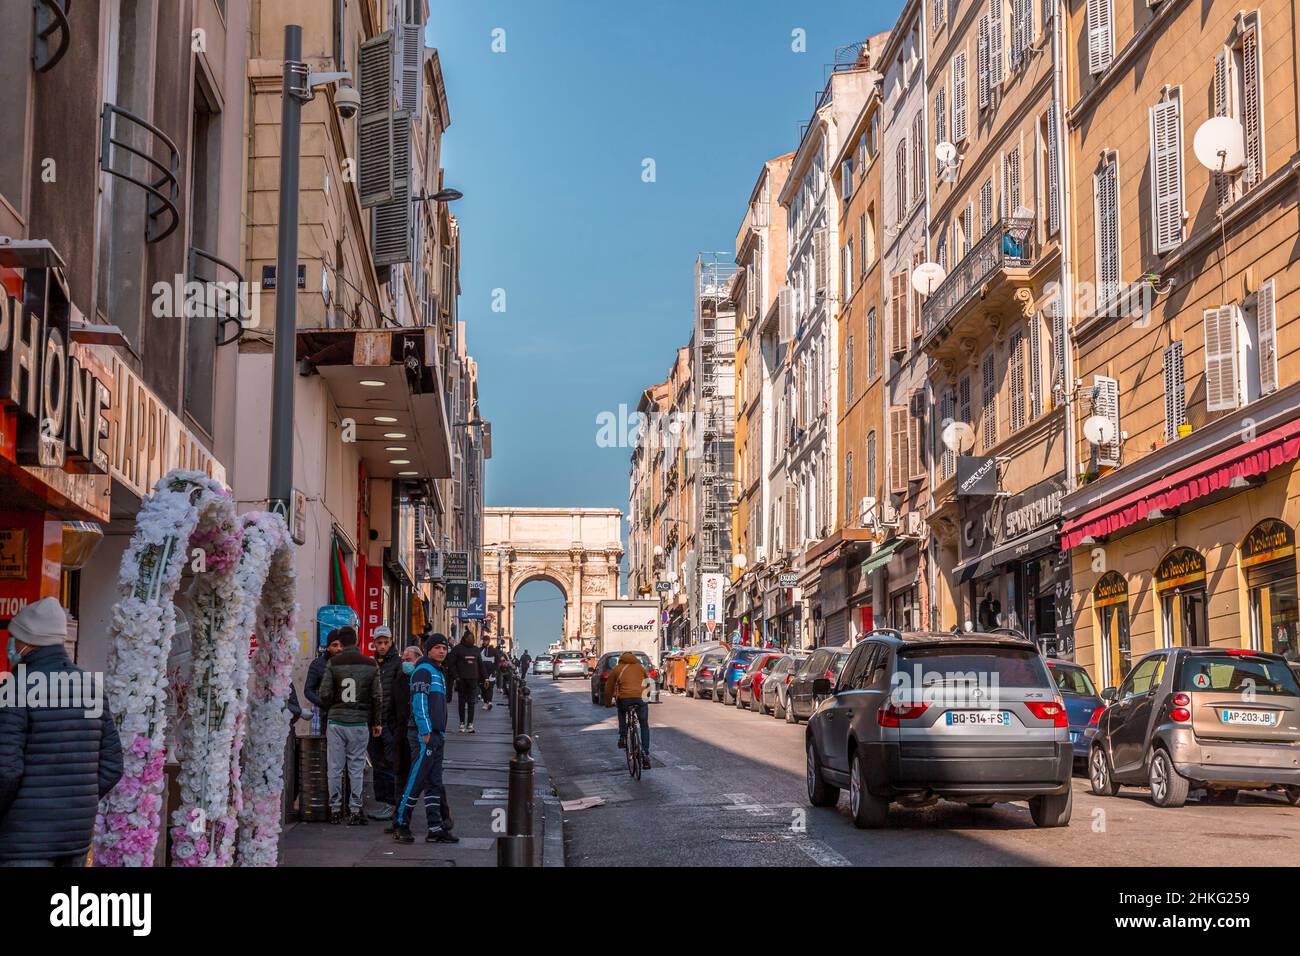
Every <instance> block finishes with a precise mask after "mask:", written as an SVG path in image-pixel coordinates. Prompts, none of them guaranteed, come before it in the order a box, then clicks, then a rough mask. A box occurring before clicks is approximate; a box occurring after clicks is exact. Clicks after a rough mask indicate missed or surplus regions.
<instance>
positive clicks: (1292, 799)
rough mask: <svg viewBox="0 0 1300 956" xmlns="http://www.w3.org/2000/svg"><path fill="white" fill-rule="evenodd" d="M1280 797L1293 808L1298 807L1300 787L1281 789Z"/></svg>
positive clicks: (1299, 804) (1299, 803) (1299, 805)
mask: <svg viewBox="0 0 1300 956" xmlns="http://www.w3.org/2000/svg"><path fill="white" fill-rule="evenodd" d="M1282 796H1284V797H1286V802H1287V803H1289V804H1291V806H1293V807H1300V787H1283V788H1282Z"/></svg>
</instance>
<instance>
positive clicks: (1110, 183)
mask: <svg viewBox="0 0 1300 956" xmlns="http://www.w3.org/2000/svg"><path fill="white" fill-rule="evenodd" d="M1093 192H1094V194H1095V196H1096V215H1097V300H1098V308H1099V310H1100V309H1101V308H1103V307H1104V306H1107V305H1108V304H1110V303H1112V302H1114V301H1115V298H1116V297H1117V296H1118V295H1119V170H1118V163H1117V161H1116V159H1115V158H1114V157H1113V156H1112V157H1110V158H1108V159H1107V160H1106V161H1105V162H1104V163H1102V165H1101V168H1100V169H1099V170H1097V172H1096V173H1094V174H1093Z"/></svg>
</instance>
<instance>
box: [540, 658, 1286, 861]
mask: <svg viewBox="0 0 1300 956" xmlns="http://www.w3.org/2000/svg"><path fill="white" fill-rule="evenodd" d="M533 688H534V700H535V704H534V725H535V728H536V729H537V730H538V732H539V734H540V737H541V741H542V746H543V748H544V750H545V752H546V756H547V762H548V765H549V769H550V773H551V779H552V780H553V781H554V783H555V785H556V789H557V790H558V793H559V796H560V798H561V800H563V801H565V802H568V801H573V800H579V799H581V798H588V802H589V803H591V802H596V804H597V805H595V806H589V807H588V808H586V809H571V810H569V811H566V812H565V813H564V820H565V851H566V859H567V861H568V864H569V865H570V866H575V865H586V866H608V865H620V864H629V865H630V864H642V865H652V866H683V865H687V866H689V865H713V866H774V865H777V866H800V865H802V866H813V865H816V866H850V865H851V866H872V865H891V864H894V865H905V864H910V865H944V866H951V865H972V866H991V865H993V866H996V865H1004V864H1009V865H1038V864H1046V865H1090V866H1152V865H1188V866H1250V865H1268V864H1272V865H1295V864H1296V863H1297V862H1300V809H1297V808H1293V807H1290V806H1288V805H1286V804H1285V803H1283V802H1282V800H1281V798H1280V797H1274V796H1272V795H1247V794H1243V795H1241V796H1240V797H1239V798H1238V801H1237V803H1236V804H1235V805H1233V806H1211V805H1207V804H1200V803H1192V802H1189V803H1188V805H1187V806H1185V807H1182V808H1180V809H1177V810H1162V809H1160V808H1158V807H1156V806H1154V805H1153V804H1152V803H1151V801H1150V797H1149V794H1148V793H1147V792H1146V791H1145V790H1133V789H1129V788H1125V789H1123V790H1121V791H1120V795H1119V796H1116V797H1109V798H1107V797H1097V796H1094V795H1092V794H1090V793H1088V792H1087V782H1086V781H1085V780H1084V779H1082V778H1081V777H1077V778H1076V779H1075V781H1074V815H1073V820H1072V822H1071V824H1070V826H1069V827H1066V828H1062V829H1052V830H1040V829H1038V828H1037V827H1035V826H1034V825H1033V822H1032V821H1031V820H1030V818H1029V810H1028V807H1026V806H1025V805H1024V804H997V805H996V806H994V807H992V808H989V809H985V810H977V809H968V808H966V807H965V806H962V805H960V804H954V803H948V802H940V803H938V804H937V805H935V806H934V807H930V808H927V809H921V810H915V809H913V810H909V809H902V808H900V807H898V806H895V807H894V808H893V809H892V811H891V815H890V821H889V825H888V827H887V828H886V829H883V830H878V831H861V830H857V829H855V828H854V827H853V824H852V821H851V820H850V819H849V814H848V798H847V796H845V797H842V798H841V800H840V805H839V807H838V808H836V809H834V810H830V809H816V808H813V807H811V806H809V804H808V802H807V798H806V795H805V788H804V749H803V741H804V732H805V725H803V724H800V725H799V726H792V725H789V724H786V723H784V722H782V721H777V720H775V719H773V718H772V717H761V716H759V715H757V714H754V713H751V712H749V711H740V710H736V709H735V708H734V707H728V706H724V705H722V704H718V703H714V702H712V701H708V700H688V699H686V698H684V697H669V696H665V697H664V699H663V702H662V703H660V704H655V705H651V707H650V724H651V728H652V729H651V734H652V737H651V752H652V759H653V763H654V766H653V768H652V769H651V770H648V771H646V772H645V773H644V774H643V775H642V778H641V780H640V781H635V780H632V779H631V778H630V777H629V776H628V774H627V771H626V768H625V763H624V759H623V753H622V751H620V750H618V749H617V748H616V746H615V744H616V737H617V734H616V726H617V721H616V718H615V716H614V711H613V710H611V709H605V708H603V707H597V706H594V705H592V703H591V696H590V687H589V684H588V682H586V681H577V680H567V681H560V682H558V683H554V684H553V683H552V682H550V681H536V680H535V681H534V684H533Z"/></svg>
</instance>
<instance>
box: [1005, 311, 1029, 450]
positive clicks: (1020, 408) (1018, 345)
mask: <svg viewBox="0 0 1300 956" xmlns="http://www.w3.org/2000/svg"><path fill="white" fill-rule="evenodd" d="M1010 350H1011V362H1010V364H1009V366H1008V368H1007V377H1008V378H1010V379H1011V431H1010V434H1012V435H1014V434H1015V433H1016V432H1018V431H1020V429H1022V428H1024V427H1025V411H1026V402H1025V336H1024V334H1023V333H1021V332H1019V331H1017V332H1014V333H1012V335H1011V346H1010Z"/></svg>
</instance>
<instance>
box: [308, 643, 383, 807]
mask: <svg viewBox="0 0 1300 956" xmlns="http://www.w3.org/2000/svg"><path fill="white" fill-rule="evenodd" d="M331 637H332V638H337V639H338V641H339V644H340V645H341V646H342V648H343V650H342V651H341V652H340V653H338V654H335V655H334V656H333V657H332V658H330V662H329V664H328V665H327V666H326V668H325V676H324V677H322V678H321V682H320V699H321V703H322V705H323V706H324V708H325V714H326V716H325V721H326V727H325V730H326V734H325V736H326V763H327V765H328V770H329V785H330V823H342V822H343V770H344V767H345V766H346V768H347V772H348V826H364V825H365V822H366V818H365V815H364V814H363V813H362V812H361V786H362V783H363V782H364V780H365V774H366V747H367V745H368V744H369V741H370V738H371V737H378V736H380V734H381V733H382V731H383V724H382V720H383V718H382V712H383V705H384V691H383V686H382V685H381V684H380V680H379V668H378V667H377V666H376V665H375V662H374V659H373V658H370V657H367V656H365V655H364V654H362V653H361V652H360V651H359V650H357V632H356V631H354V630H353V629H352V628H350V627H340V628H338V629H337V630H336V631H334V633H333V634H332V635H331Z"/></svg>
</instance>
